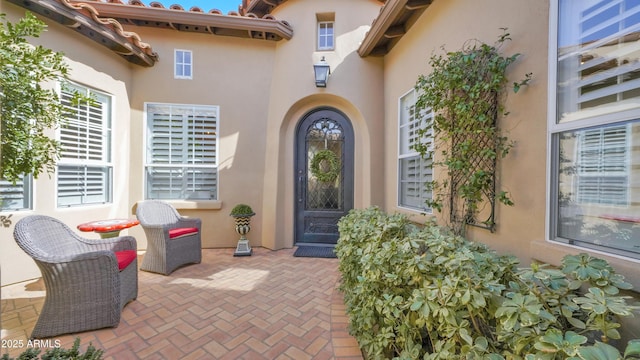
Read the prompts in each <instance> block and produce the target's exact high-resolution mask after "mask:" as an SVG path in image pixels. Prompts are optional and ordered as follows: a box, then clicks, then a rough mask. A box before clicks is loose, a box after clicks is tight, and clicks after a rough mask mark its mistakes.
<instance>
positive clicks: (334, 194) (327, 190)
mask: <svg viewBox="0 0 640 360" xmlns="http://www.w3.org/2000/svg"><path fill="white" fill-rule="evenodd" d="M306 143H307V186H306V189H307V192H306V210H342V209H344V201H343V186H342V182H343V164H342V163H343V161H342V160H343V148H344V146H343V145H344V132H343V130H342V127H341V126H340V125H339V124H338V123H337V122H335V121H333V120H331V119H328V118H323V119H320V120H317V121H316V122H314V123H313V124H312V125H311V126H310V127H309V129H308V130H307V135H306ZM323 150H329V151H331V152H333V153H334V154H335V159H337V161H338V165H339V174H338V176H337V177H335V180H333V181H326V180H325V181H322V180H321V179H318V176H316V174H314V172H313V171H312V166H311V165H312V162H313V159H314V158H315V156H316V155H317V154H318V153H319V152H321V151H323ZM317 165H318V166H317V171H316V173H318V172H319V173H322V174H327V173H331V172H332V164H331V162H330V161H329V160H326V159H324V160H322V161H319V162H318V164H317Z"/></svg>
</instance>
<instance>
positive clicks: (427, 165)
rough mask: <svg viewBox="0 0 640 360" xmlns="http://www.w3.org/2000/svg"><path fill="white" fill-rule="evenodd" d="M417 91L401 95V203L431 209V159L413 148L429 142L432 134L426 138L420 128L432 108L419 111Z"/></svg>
mask: <svg viewBox="0 0 640 360" xmlns="http://www.w3.org/2000/svg"><path fill="white" fill-rule="evenodd" d="M415 104H416V92H415V90H412V91H411V92H409V93H407V94H406V95H404V96H403V97H401V98H400V104H399V106H400V114H399V121H398V126H399V128H398V133H399V139H398V206H400V207H405V208H409V209H414V210H421V211H431V209H430V208H427V205H426V201H427V200H431V198H432V197H431V191H430V190H429V189H428V187H427V186H426V185H427V183H428V182H431V180H432V178H433V177H432V175H433V173H432V166H431V165H432V161H431V159H430V158H422V157H421V156H420V154H419V153H418V152H417V151H416V150H415V149H414V148H413V145H415V144H417V143H419V142H420V143H422V144H425V143H426V144H427V145H429V143H430V142H431V141H432V139H431V137H427V138H424V137H423V136H422V135H421V130H422V129H424V128H425V126H426V125H427V121H428V119H429V118H431V116H432V113H431V111H422V112H420V113H418V112H416V106H415Z"/></svg>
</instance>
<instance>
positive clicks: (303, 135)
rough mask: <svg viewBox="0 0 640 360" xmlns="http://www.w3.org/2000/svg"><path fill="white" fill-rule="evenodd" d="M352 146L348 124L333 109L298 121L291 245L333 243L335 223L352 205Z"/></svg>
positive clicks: (335, 229)
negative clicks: (293, 234) (292, 239)
mask: <svg viewBox="0 0 640 360" xmlns="http://www.w3.org/2000/svg"><path fill="white" fill-rule="evenodd" d="M354 142H355V139H354V132H353V125H352V124H351V121H350V120H349V118H348V117H347V116H346V115H345V114H344V113H342V112H341V111H339V110H338V109H336V108H333V107H319V108H315V109H313V110H311V111H309V112H307V113H306V114H305V115H304V116H302V118H301V119H300V120H299V122H298V125H297V126H296V132H295V150H294V154H295V161H294V174H295V206H294V214H295V220H294V228H295V238H294V244H296V245H300V244H325V245H333V244H336V243H337V241H338V237H339V233H338V226H337V222H338V220H340V218H341V217H342V216H344V215H346V214H347V213H348V212H349V210H351V209H352V208H353V204H354Z"/></svg>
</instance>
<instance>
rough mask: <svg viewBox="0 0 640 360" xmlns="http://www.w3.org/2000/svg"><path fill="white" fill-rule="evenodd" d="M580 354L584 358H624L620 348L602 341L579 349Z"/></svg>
mask: <svg viewBox="0 0 640 360" xmlns="http://www.w3.org/2000/svg"><path fill="white" fill-rule="evenodd" d="M578 356H580V358H581V359H583V360H616V359H622V357H621V356H620V352H619V351H618V349H616V348H614V347H613V346H611V345H609V344H605V343H601V342H596V343H595V345H593V346H587V347H582V348H580V349H578Z"/></svg>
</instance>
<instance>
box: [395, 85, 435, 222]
mask: <svg viewBox="0 0 640 360" xmlns="http://www.w3.org/2000/svg"><path fill="white" fill-rule="evenodd" d="M411 93H413V94H414V95H413V96H414V106H415V100H416V98H417V93H416V90H415V89H411V90H409V91H407V92H405V93H404V94H402V95H400V97H399V98H398V123H397V126H398V127H397V129H398V133H397V137H398V138H397V139H398V140H397V153H396V159H397V160H396V181H397V189H396V206H397V207H398V208H399V209H404V210H408V211H413V212H419V213H425V214H433V209H431V208H427V207H426V206H424V207H422V208H415V207H410V206H407V205H405V204H401V196H400V195H401V188H402V183H401V181H402V175H401V173H402V170H401V164H400V162H401V160H402V159H407V158H410V157H413V156H416V155H418V156H420V154H419V153H418V152H415V151H414V152H412V153H410V154H402V145H403V144H402V131H401V130H400V129H401V126H402V125H401V122H402V99H403V98H405V97H407V96H408V95H409V94H411ZM416 116H420V114H416ZM422 120H424V118H423V117H420V119H419V121H422ZM432 146H433V142H432V143H431V147H432ZM431 150H432V149H431ZM432 166H433V165H432ZM432 176H433V173H432Z"/></svg>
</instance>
